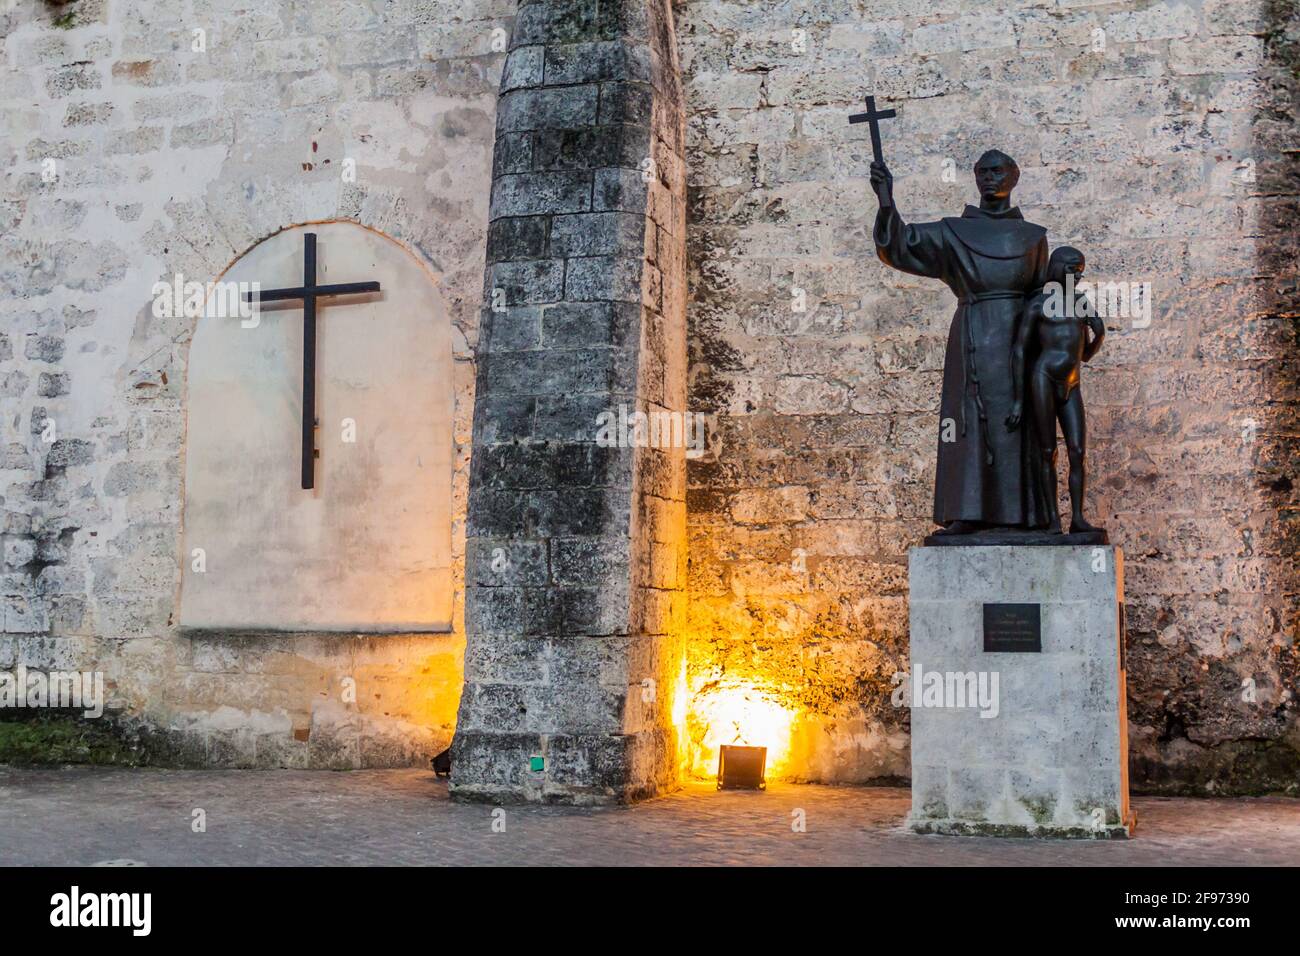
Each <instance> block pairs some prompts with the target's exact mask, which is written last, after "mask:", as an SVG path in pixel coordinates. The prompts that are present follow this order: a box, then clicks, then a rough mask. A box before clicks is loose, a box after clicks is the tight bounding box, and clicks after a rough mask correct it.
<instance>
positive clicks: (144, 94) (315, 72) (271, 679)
mask: <svg viewBox="0 0 1300 956" xmlns="http://www.w3.org/2000/svg"><path fill="white" fill-rule="evenodd" d="M454 6H455V9H454V11H453V10H452V9H451V7H447V6H440V7H438V8H437V11H438V14H439V16H440V17H441V18H442V20H444V21H450V18H451V16H452V14H453V12H454V16H455V26H454V29H451V28H449V22H439V24H438V26H437V31H436V33H437V37H436V42H435V40H434V39H433V33H432V32H430V34H429V36H427V37H426V36H424V35H423V34H422V33H421V31H420V29H419V28H417V27H416V26H415V24H416V23H417V22H420V18H421V17H425V18H427V17H428V16H429V15H430V7H429V5H428V4H427V3H424V2H422V0H397V2H394V3H390V4H386V5H383V7H382V9H377V10H375V11H369V10H367V11H364V12H363V11H362V8H361V6H358V5H355V4H340V3H321V4H313V5H311V6H310V8H308V7H303V8H302V9H300V10H290V5H289V4H287V3H269V4H258V5H252V6H250V5H248V4H243V5H239V4H233V5H232V4H217V5H214V6H212V8H211V9H207V10H205V11H204V14H203V17H204V20H203V23H202V24H201V25H202V26H203V27H204V29H205V31H206V43H207V47H206V50H204V51H195V50H192V49H191V42H192V39H193V38H192V37H191V36H190V31H189V29H188V28H186V29H185V30H179V29H173V27H172V26H171V25H164V24H162V23H159V24H157V25H154V24H153V21H154V20H155V19H156V17H155V16H154V15H153V14H154V12H156V11H148V10H145V9H144V7H143V6H142V5H141V4H139V3H122V4H102V3H98V2H95V3H86V2H82V3H78V4H72V5H67V6H66V7H65V8H59V9H58V12H59V13H70V14H71V22H70V23H66V24H64V25H63V27H58V26H55V25H53V24H52V23H51V20H52V19H53V16H52V15H51V8H50V7H49V5H26V6H21V7H20V6H15V7H14V8H13V9H10V10H7V11H6V12H5V13H4V14H3V17H2V18H3V19H4V21H5V29H4V31H3V32H4V33H5V40H4V42H5V49H6V51H13V52H14V55H13V56H11V57H9V58H8V59H7V60H6V62H5V65H4V67H3V68H0V104H2V106H3V110H4V112H5V115H6V118H7V119H6V130H7V133H6V137H5V142H4V144H3V145H0V154H3V155H4V156H5V157H6V162H5V166H6V169H7V170H8V173H7V174H6V176H5V180H4V184H3V190H2V192H0V224H3V229H2V230H0V231H3V233H4V242H3V248H2V249H0V329H3V333H2V334H0V395H3V402H4V412H5V414H4V429H5V430H4V433H3V435H2V436H0V501H3V507H2V508H0V512H2V513H3V522H2V523H0V553H2V554H3V560H4V565H5V566H4V568H3V569H0V571H2V572H3V573H2V574H0V584H2V585H3V586H2V587H0V608H2V609H3V610H0V615H2V616H3V626H2V627H0V631H3V632H4V633H5V634H6V638H3V639H0V641H3V642H4V643H0V649H2V650H3V651H4V652H8V651H10V650H12V648H13V647H14V645H13V643H12V641H9V640H8V637H9V636H13V637H15V638H16V639H19V640H24V641H26V640H27V638H28V637H31V638H33V640H32V641H30V642H28V643H26V644H25V645H24V651H23V653H24V655H25V658H26V659H27V660H28V661H29V662H30V663H31V665H32V666H53V665H54V664H60V665H68V666H69V667H72V668H75V669H82V668H89V669H97V670H101V671H103V672H104V676H105V687H106V689H107V693H108V697H109V700H108V702H107V703H108V706H109V708H110V709H111V710H113V711H115V712H119V713H121V714H122V715H123V723H122V725H121V728H119V729H121V732H122V733H123V734H125V735H127V736H128V737H130V738H131V739H132V740H136V741H138V740H144V741H146V743H147V748H146V749H148V750H149V752H151V753H153V754H155V755H156V762H179V763H188V764H222V763H229V764H232V765H239V766H257V767H277V766H288V767H307V766H330V767H358V766H372V765H411V764H424V762H425V760H426V759H427V757H428V755H429V754H430V753H435V752H437V751H438V750H441V749H443V748H444V747H446V746H447V745H448V743H449V742H450V739H451V732H452V727H453V724H454V719H455V708H456V704H457V702H458V700H459V696H460V689H461V683H462V680H463V678H462V667H461V655H462V647H463V629H462V622H461V617H462V614H461V611H460V606H461V604H462V598H461V596H460V591H461V588H462V585H461V583H460V579H461V576H462V574H463V547H464V545H463V541H464V527H463V520H462V519H463V515H464V509H465V498H466V495H467V490H468V484H469V441H470V434H471V414H472V410H473V384H474V383H473V367H474V361H473V360H474V356H473V348H474V344H475V342H476V340H477V329H478V306H479V295H480V290H481V285H482V279H483V248H484V242H485V237H486V233H487V222H488V202H489V189H490V185H491V180H490V175H489V168H490V165H491V164H490V157H491V149H492V142H493V137H494V134H495V126H496V117H495V105H494V104H495V98H496V94H497V80H498V77H499V74H500V71H501V69H502V66H503V63H504V60H505V54H504V52H503V51H497V50H493V49H492V48H491V41H492V36H493V31H494V30H497V29H501V30H503V31H506V30H508V28H509V27H510V26H511V21H510V18H511V17H512V15H513V14H514V11H515V7H514V4H513V3H511V4H508V5H503V4H502V2H501V0H466V2H464V3H458V4H456V5H454ZM363 13H364V15H363ZM196 25H197V24H196ZM18 51H21V54H20V53H19V52H18ZM421 57H423V58H421ZM591 111H592V114H593V117H594V116H595V114H596V112H597V111H598V105H597V104H593V105H592V107H591ZM43 174H44V175H43ZM332 219H349V220H352V221H355V222H358V223H360V224H361V225H364V226H366V227H369V228H371V229H374V230H377V231H380V232H383V233H385V234H387V235H388V236H389V237H391V238H392V239H394V240H396V241H397V242H399V243H400V244H401V245H403V246H404V247H405V249H406V250H407V252H409V253H410V254H411V255H413V256H414V257H415V258H416V259H419V260H421V261H422V262H423V264H424V265H425V266H426V267H429V268H430V270H431V271H434V272H439V273H441V274H442V275H441V277H440V280H439V289H440V290H441V292H442V294H443V295H444V297H445V299H446V301H447V303H448V309H449V312H450V319H451V322H452V325H453V326H454V328H453V331H452V338H453V342H454V344H453V347H454V350H455V362H454V364H453V367H452V368H451V369H449V370H448V375H449V376H450V378H449V387H451V388H454V390H455V393H456V409H455V414H454V416H453V422H452V435H451V443H452V444H451V445H450V448H451V450H452V452H453V454H454V456H455V464H454V471H453V476H452V481H453V506H452V510H453V515H454V516H460V518H459V519H457V518H455V517H454V519H453V520H454V521H455V524H454V527H453V529H452V534H451V537H452V542H453V545H452V551H453V562H454V566H453V572H452V573H453V582H454V583H453V587H454V588H455V595H454V597H455V606H456V611H455V612H454V619H453V621H452V626H453V629H454V633H452V634H449V635H436V634H423V635H409V636H398V637H391V636H390V637H385V638H382V639H381V638H376V639H374V640H373V641H372V640H369V639H360V638H357V637H356V636H354V635H332V636H330V635H313V634H297V635H258V636H254V637H244V636H234V635H228V634H227V635H213V636H210V637H208V638H205V639H203V640H202V641H191V639H190V638H188V637H185V636H182V635H181V634H179V633H178V632H177V630H176V624H177V621H178V614H177V613H176V612H177V608H176V606H175V593H176V585H177V581H178V579H179V575H180V574H181V566H182V562H184V564H185V566H186V567H188V566H189V560H190V558H189V556H188V555H182V553H181V549H180V547H179V542H180V537H179V525H180V503H181V495H182V488H181V477H180V476H181V468H180V465H181V461H182V454H183V451H184V447H185V437H186V410H185V408H184V405H183V403H182V398H183V395H184V387H185V383H186V370H187V364H188V360H189V356H190V337H191V334H192V332H193V327H194V322H193V319H191V318H187V317H185V316H184V315H174V316H170V317H166V316H161V315H155V314H154V312H153V309H152V306H153V293H152V291H151V287H152V286H153V283H154V282H155V281H159V280H162V281H167V282H170V281H172V279H173V277H175V276H177V275H178V274H179V275H181V276H183V278H184V279H185V280H186V281H196V282H206V281H209V280H212V279H214V278H216V277H217V276H218V275H219V274H220V273H221V272H222V270H224V269H225V268H226V266H228V265H229V264H230V263H231V261H232V260H234V259H235V258H237V257H238V256H239V255H240V254H242V253H243V252H244V251H246V250H247V249H249V248H250V247H251V246H253V245H254V244H255V243H257V242H258V241H260V240H262V239H265V238H266V237H267V236H269V235H271V234H273V233H275V232H277V231H279V230H281V229H283V228H285V227H287V226H291V225H294V224H299V223H304V222H320V221H322V220H332ZM560 287H562V277H560V279H559V281H558V283H557V288H560ZM328 323H329V319H328V318H325V319H323V320H322V326H323V327H324V326H327V325H328ZM537 327H538V329H539V330H540V320H539V321H538V323H537ZM328 334H329V333H328V330H327V329H325V330H324V331H323V338H322V351H323V352H324V351H326V350H328V345H327V344H326V343H327V342H328ZM539 334H540V331H539ZM284 358H285V360H286V361H288V362H290V367H292V361H293V358H292V356H291V355H285V356H284ZM330 427H331V428H332V427H333V426H330ZM449 467H450V466H449ZM249 493H250V494H255V493H256V490H255V489H249ZM349 507H361V508H364V507H365V503H364V502H355V503H351V504H350V505H349ZM351 560H354V561H360V562H363V563H364V562H365V561H366V557H365V555H353V556H352V557H351ZM4 656H5V653H0V664H4V661H3V657H4ZM449 680H450V683H449V682H448V681H449ZM128 723H129V724H130V729H129V733H128V730H127V729H126V725H127V724H128ZM114 726H115V727H118V725H117V724H115V725H114ZM141 746H144V745H143V744H142V745H141Z"/></svg>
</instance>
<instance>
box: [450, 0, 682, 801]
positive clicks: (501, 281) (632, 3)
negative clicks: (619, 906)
mask: <svg viewBox="0 0 1300 956" xmlns="http://www.w3.org/2000/svg"><path fill="white" fill-rule="evenodd" d="M683 137H684V130H683V110H682V102H681V89H680V86H679V83H678V67H677V62H676V50H675V47H674V43H673V30H672V19H671V13H670V10H669V8H668V5H667V3H666V0H621V2H611V0H525V2H523V3H521V5H520V8H519V19H518V22H517V24H516V28H515V32H514V35H513V37H512V39H511V50H510V55H509V57H508V59H507V61H506V67H505V74H504V77H503V79H502V88H501V99H500V105H499V109H498V114H497V139H496V152H495V160H494V169H493V182H492V209H491V225H490V228H489V236H488V253H487V255H488V267H487V271H486V276H485V282H484V290H483V302H484V311H483V320H482V323H483V328H484V330H485V331H484V337H483V340H482V343H481V345H480V348H479V352H478V358H479V372H478V387H477V391H476V401H475V414H474V456H473V459H474V460H473V477H472V480H471V486H470V499H469V539H468V559H467V567H466V575H467V584H468V591H467V599H466V629H467V635H468V644H467V647H466V658H465V691H464V696H463V698H462V700H461V706H460V714H459V719H458V723H457V730H456V743H455V747H454V752H453V769H452V793H453V795H454V796H456V797H458V798H462V799H473V800H492V801H519V800H524V801H545V802H562V803H607V802H619V801H626V800H632V799H637V798H640V797H645V796H649V795H652V794H654V793H656V792H658V791H659V790H661V789H663V788H664V787H665V786H668V785H671V784H672V783H674V782H675V781H676V778H677V755H676V731H675V729H674V727H673V725H672V720H671V717H672V704H673V696H672V695H673V692H674V689H675V680H676V679H677V678H678V676H679V673H680V667H681V651H680V641H679V636H680V631H681V623H682V620H683V618H684V613H683V609H682V603H683V598H684V594H683V591H682V585H683V583H684V578H685V475H686V472H685V456H684V449H683V448H682V447H675V448H673V447H669V448H655V447H640V446H639V445H637V444H636V443H635V442H633V443H627V442H624V441H617V442H615V443H614V444H612V445H611V443H610V442H609V441H606V440H601V438H600V431H601V422H602V417H603V416H613V417H614V418H615V419H617V418H618V417H619V414H620V406H621V407H622V408H623V409H624V410H625V411H626V412H627V413H633V412H635V411H641V412H654V411H662V412H678V413H680V412H681V410H682V409H683V408H684V406H685V393H686V388H685V354H686V343H685V316H684V311H685V283H684V279H685V163H684V160H683V156H682V150H683Z"/></svg>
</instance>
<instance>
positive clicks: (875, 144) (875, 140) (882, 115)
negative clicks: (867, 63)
mask: <svg viewBox="0 0 1300 956" xmlns="http://www.w3.org/2000/svg"><path fill="white" fill-rule="evenodd" d="M897 115H898V113H897V111H895V110H877V109H876V98H875V97H874V96H868V97H867V111H866V112H865V113H854V114H853V115H852V116H850V117H849V122H850V123H868V124H870V127H871V153H872V155H873V156H874V157H875V160H876V162H878V163H883V162H884V161H885V158H884V156H882V155H881V152H880V121H881V120H882V119H893V118H894V117H895V116H897Z"/></svg>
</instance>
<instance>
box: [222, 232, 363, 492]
mask: <svg viewBox="0 0 1300 956" xmlns="http://www.w3.org/2000/svg"><path fill="white" fill-rule="evenodd" d="M303 238H304V240H305V244H304V246H303V254H302V285H300V286H297V287H296V288H292V289H269V290H267V291H264V292H259V293H252V292H246V293H244V298H245V300H246V301H248V302H252V301H253V298H254V296H255V295H256V297H257V300H258V301H259V302H283V301H285V300H290V299H302V486H303V488H311V487H312V486H313V485H314V484H315V474H316V425H317V424H318V422H317V421H316V300H317V299H318V298H321V297H323V296H329V295H356V294H357V293H360V292H378V291H379V283H378V282H343V283H339V284H338V285H317V284H316V233H314V232H309V233H307V234H306V235H305V236H304V237H303Z"/></svg>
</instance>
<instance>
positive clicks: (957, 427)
mask: <svg viewBox="0 0 1300 956" xmlns="http://www.w3.org/2000/svg"><path fill="white" fill-rule="evenodd" d="M1019 178H1020V170H1019V168H1018V167H1017V166H1016V163H1015V160H1013V159H1012V158H1011V157H1010V156H1008V155H1006V154H1005V153H1003V152H1000V151H998V150H989V151H988V152H986V153H985V154H984V155H983V156H981V157H980V158H979V161H978V162H977V163H976V164H975V185H976V186H977V187H978V188H979V194H980V202H979V205H978V206H967V207H966V208H965V210H964V211H963V212H962V214H961V216H960V217H951V218H945V219H940V220H939V221H937V222H924V223H907V222H904V221H903V218H902V217H901V216H900V215H899V213H898V209H897V207H896V206H895V205H894V179H893V176H892V175H891V174H890V172H889V168H888V167H887V166H886V165H885V164H884V162H883V161H876V162H873V163H872V164H871V185H872V188H873V189H874V190H875V193H876V198H877V200H878V201H879V204H880V209H879V212H878V213H877V214H876V225H875V242H876V253H877V255H879V256H880V259H881V261H882V262H884V263H885V264H886V265H889V266H892V267H893V268H895V269H899V270H901V271H903V272H908V273H911V274H912V275H918V276H925V277H927V278H931V279H939V280H941V281H942V282H943V283H944V284H945V285H947V286H948V288H950V289H951V290H952V291H953V294H954V295H955V296H956V297H957V310H956V312H954V313H953V318H952V327H951V329H950V330H949V332H948V347H947V352H946V355H945V358H944V370H943V394H942V396H941V398H940V402H939V419H938V421H937V422H935V431H936V439H937V442H938V448H939V455H938V470H937V472H936V475H935V483H934V520H935V523H936V524H939V525H942V529H941V530H939V531H938V532H936V533H935V534H934V535H933V536H931V538H930V539H927V540H928V541H931V542H932V543H936V544H937V543H945V542H947V543H954V544H955V543H958V542H959V540H961V539H959V538H958V537H957V536H962V535H970V534H972V533H973V532H986V531H990V530H995V529H1022V530H1026V529H1036V528H1045V527H1046V526H1047V524H1048V521H1049V515H1050V514H1051V509H1049V507H1048V503H1047V502H1046V501H1045V500H1044V496H1043V492H1042V483H1041V482H1040V481H1038V480H1036V479H1037V469H1038V463H1039V460H1040V455H1039V453H1038V449H1037V447H1036V443H1037V438H1036V433H1035V431H1034V430H1033V429H1025V428H1021V429H1016V430H1014V431H1012V430H1010V429H1008V428H1007V427H1006V426H1005V424H1004V423H1005V421H1006V419H1007V417H1008V415H1010V413H1011V411H1012V407H1013V406H1014V404H1015V400H1016V397H1017V394H1016V390H1014V389H1013V388H1012V382H1011V375H1012V373H1011V353H1012V348H1013V345H1014V343H1015V340H1016V327H1017V324H1018V323H1019V320H1020V317H1021V315H1022V314H1023V311H1024V306H1025V300H1026V299H1027V298H1028V297H1029V296H1031V295H1033V294H1034V292H1036V291H1037V289H1038V288H1039V287H1040V286H1042V284H1043V282H1044V280H1045V278H1046V272H1047V261H1048V254H1047V233H1046V230H1045V229H1044V228H1043V227H1042V226H1037V225H1034V224H1032V223H1029V222H1026V221H1025V219H1024V217H1023V216H1022V215H1021V214H1020V210H1019V209H1017V208H1016V207H1015V206H1013V205H1012V204H1011V190H1012V189H1013V188H1014V187H1015V185H1016V182H1017V181H1018V180H1019ZM977 537H984V536H983V535H978V536H977Z"/></svg>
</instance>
